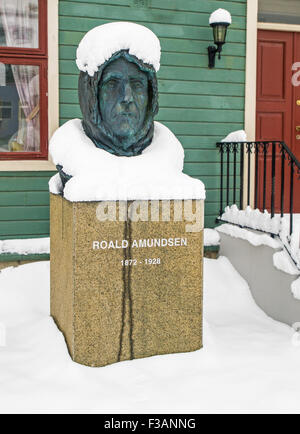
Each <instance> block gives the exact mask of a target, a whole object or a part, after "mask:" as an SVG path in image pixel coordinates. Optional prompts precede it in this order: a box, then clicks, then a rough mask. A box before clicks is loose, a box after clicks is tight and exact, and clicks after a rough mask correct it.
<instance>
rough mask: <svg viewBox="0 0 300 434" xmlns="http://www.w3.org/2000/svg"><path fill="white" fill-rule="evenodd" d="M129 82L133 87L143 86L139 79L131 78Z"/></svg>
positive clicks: (140, 87)
mask: <svg viewBox="0 0 300 434" xmlns="http://www.w3.org/2000/svg"><path fill="white" fill-rule="evenodd" d="M131 84H132V86H133V87H134V88H135V89H143V88H144V86H143V83H142V82H141V81H139V80H133V81H132V83H131Z"/></svg>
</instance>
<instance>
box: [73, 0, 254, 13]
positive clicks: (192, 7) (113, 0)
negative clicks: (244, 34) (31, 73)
mask: <svg viewBox="0 0 300 434" xmlns="http://www.w3.org/2000/svg"><path fill="white" fill-rule="evenodd" d="M65 1H71V2H72V3H80V2H82V0H65ZM85 2H86V3H90V4H95V3H99V0H85ZM102 3H103V4H104V3H105V4H107V5H114V6H127V7H132V6H134V2H133V0H106V2H105V1H103V2H102ZM149 6H150V7H151V8H156V9H168V10H172V11H174V10H176V11H193V12H196V11H197V12H201V13H203V12H207V13H211V12H212V11H214V10H215V9H218V8H220V7H223V6H224V1H220V0H219V1H214V0H201V2H199V1H195V0H185V1H184V2H183V1H182V0H163V1H162V0H149ZM226 8H227V9H230V12H231V13H234V14H235V15H241V16H245V15H246V5H245V3H244V2H243V1H241V0H231V1H228V2H226Z"/></svg>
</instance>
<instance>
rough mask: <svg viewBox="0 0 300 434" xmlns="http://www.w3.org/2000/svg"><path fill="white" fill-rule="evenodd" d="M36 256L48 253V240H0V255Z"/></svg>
mask: <svg viewBox="0 0 300 434" xmlns="http://www.w3.org/2000/svg"><path fill="white" fill-rule="evenodd" d="M3 253H5V254H7V253H12V254H13V253H14V254H19V255H36V254H49V253H50V238H32V239H26V240H3V241H1V240H0V254H3Z"/></svg>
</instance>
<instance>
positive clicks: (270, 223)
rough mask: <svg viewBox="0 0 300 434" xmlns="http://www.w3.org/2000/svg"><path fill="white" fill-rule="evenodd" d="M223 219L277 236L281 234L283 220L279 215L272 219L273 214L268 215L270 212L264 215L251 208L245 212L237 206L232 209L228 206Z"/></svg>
mask: <svg viewBox="0 0 300 434" xmlns="http://www.w3.org/2000/svg"><path fill="white" fill-rule="evenodd" d="M221 218H222V220H224V221H227V222H229V223H234V224H238V225H240V226H246V227H248V228H250V229H256V230H261V231H265V232H269V233H272V234H275V235H278V234H279V231H280V227H281V218H280V216H279V215H275V216H274V217H272V218H271V214H270V213H268V211H265V212H264V213H262V212H261V211H259V210H258V209H255V210H254V209H252V208H251V207H250V206H248V207H247V208H246V209H245V210H239V208H238V207H237V206H236V205H232V206H231V207H228V206H227V207H226V208H225V212H224V213H223V214H222V217H221Z"/></svg>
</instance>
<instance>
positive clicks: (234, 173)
mask: <svg viewBox="0 0 300 434" xmlns="http://www.w3.org/2000/svg"><path fill="white" fill-rule="evenodd" d="M237 147H238V145H237V144H236V143H234V144H233V203H234V204H236V153H237Z"/></svg>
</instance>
